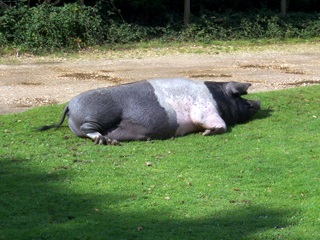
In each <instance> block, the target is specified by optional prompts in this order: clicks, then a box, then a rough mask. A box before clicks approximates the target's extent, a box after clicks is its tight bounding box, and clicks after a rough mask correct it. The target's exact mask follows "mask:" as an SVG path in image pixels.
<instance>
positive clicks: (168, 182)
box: [0, 86, 320, 239]
mask: <svg viewBox="0 0 320 240" xmlns="http://www.w3.org/2000/svg"><path fill="white" fill-rule="evenodd" d="M319 96H320V86H312V87H302V88H297V89H290V90H282V91H275V92H265V93H256V94H249V95H248V98H250V99H259V100H261V103H262V110H261V111H260V112H259V113H258V114H256V115H255V117H254V119H253V120H252V121H250V122H248V123H246V124H241V125H236V126H234V127H231V128H229V131H228V132H227V133H225V134H223V135H218V136H210V137H203V136H202V135H201V134H191V135H188V136H185V137H181V138H176V139H174V140H166V141H152V142H129V143H122V146H97V145H94V144H93V143H92V142H91V140H89V139H81V138H77V137H75V136H74V135H73V134H72V133H71V131H70V130H69V129H68V127H67V124H66V123H65V124H64V126H63V127H61V128H59V129H57V130H49V131H46V132H36V131H35V128H36V127H39V126H41V125H45V124H51V123H54V122H56V121H57V120H58V119H59V117H60V114H61V112H62V109H63V106H62V105H59V106H49V107H40V108H35V109H32V110H30V111H27V112H24V113H20V114H12V115H3V116H0V129H1V132H0V134H1V143H0V158H1V160H0V191H1V196H0V229H1V230H0V239H320V231H319V226H320V213H319V206H320V172H319V169H320V157H319V156H320V148H319V144H320V98H319ZM146 162H149V163H148V164H146ZM150 164H151V166H148V165H150Z"/></svg>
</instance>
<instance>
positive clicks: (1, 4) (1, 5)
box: [0, 0, 9, 8]
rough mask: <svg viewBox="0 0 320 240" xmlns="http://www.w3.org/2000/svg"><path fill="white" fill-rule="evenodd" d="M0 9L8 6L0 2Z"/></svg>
mask: <svg viewBox="0 0 320 240" xmlns="http://www.w3.org/2000/svg"><path fill="white" fill-rule="evenodd" d="M0 7H2V8H9V6H8V5H7V4H5V3H4V2H2V1H1V0H0Z"/></svg>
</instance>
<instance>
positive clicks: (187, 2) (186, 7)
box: [183, 0, 190, 27]
mask: <svg viewBox="0 0 320 240" xmlns="http://www.w3.org/2000/svg"><path fill="white" fill-rule="evenodd" d="M183 21H184V26H185V27H188V26H189V24H190V0H184V14H183Z"/></svg>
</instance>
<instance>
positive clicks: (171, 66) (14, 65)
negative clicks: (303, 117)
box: [0, 43, 320, 114]
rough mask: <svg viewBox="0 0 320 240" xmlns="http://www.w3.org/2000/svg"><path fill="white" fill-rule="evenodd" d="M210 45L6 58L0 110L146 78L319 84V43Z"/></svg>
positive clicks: (272, 86)
mask: <svg viewBox="0 0 320 240" xmlns="http://www.w3.org/2000/svg"><path fill="white" fill-rule="evenodd" d="M210 49H211V48H207V49H205V48H202V47H195V46H194V45H192V46H190V48H188V47H185V48H184V49H182V50H181V51H180V50H179V49H173V50H172V49H169V48H164V49H158V48H156V49H153V48H149V49H144V50H140V51H137V50H124V51H117V52H115V51H111V50H110V51H106V52H94V51H93V52H90V51H87V52H84V53H80V54H79V55H77V56H76V57H72V58H68V57H67V58H64V57H32V56H20V57H11V58H8V59H6V63H4V64H0V113H2V114H5V113H12V112H19V111H24V110H26V109H29V108H31V107H34V106H42V105H50V104H56V103H64V102H67V101H69V100H70V99H71V98H72V97H74V96H75V95H77V94H79V93H81V92H83V91H87V90H90V89H95V88H101V87H107V86H112V85H118V84H122V83H127V82H134V81H138V80H142V79H149V78H177V77H187V78H194V79H199V80H206V81H220V82H221V81H238V82H249V83H252V86H251V87H250V89H249V91H250V92H257V91H270V90H278V89H283V88H292V87H298V86H307V85H312V84H320V71H319V69H320V43H310V44H296V45H285V46H283V45H279V46H278V45H274V46H269V47H266V48H264V49H260V48H255V49H251V50H242V51H238V52H232V53H219V54H217V53H216V52H210ZM192 51H193V52H192ZM181 52H184V53H181ZM186 52H187V53H186ZM195 52H196V53H195ZM199 52H201V53H199ZM2 61H3V60H2Z"/></svg>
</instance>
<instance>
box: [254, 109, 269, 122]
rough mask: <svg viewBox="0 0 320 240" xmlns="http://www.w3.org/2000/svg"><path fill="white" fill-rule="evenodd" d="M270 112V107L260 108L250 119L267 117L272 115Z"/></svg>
mask: <svg viewBox="0 0 320 240" xmlns="http://www.w3.org/2000/svg"><path fill="white" fill-rule="evenodd" d="M272 112H273V110H272V109H261V110H259V111H258V112H257V113H256V114H254V115H253V117H252V120H256V119H265V118H268V117H270V116H272Z"/></svg>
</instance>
